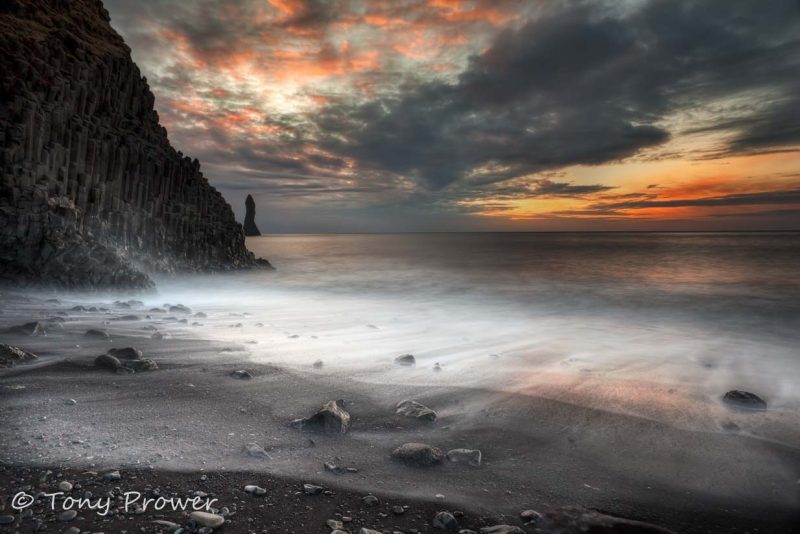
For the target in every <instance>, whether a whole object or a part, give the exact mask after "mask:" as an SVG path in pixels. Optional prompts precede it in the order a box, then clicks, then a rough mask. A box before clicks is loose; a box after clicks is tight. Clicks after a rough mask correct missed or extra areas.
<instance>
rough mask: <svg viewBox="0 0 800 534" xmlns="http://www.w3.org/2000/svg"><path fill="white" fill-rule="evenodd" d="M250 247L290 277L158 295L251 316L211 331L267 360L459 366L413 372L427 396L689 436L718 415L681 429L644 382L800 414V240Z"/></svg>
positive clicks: (267, 242)
mask: <svg viewBox="0 0 800 534" xmlns="http://www.w3.org/2000/svg"><path fill="white" fill-rule="evenodd" d="M247 245H248V247H249V248H250V249H251V250H252V251H254V252H255V253H256V255H258V256H262V257H265V258H268V259H269V260H270V261H271V262H272V264H273V265H274V266H275V267H276V270H275V271H274V272H262V271H258V272H250V273H245V274H236V275H213V276H209V277H182V278H179V279H169V280H166V279H165V280H160V281H159V288H160V292H161V294H162V295H163V296H164V298H167V299H168V300H169V301H170V302H172V301H180V302H182V303H185V304H188V305H191V306H193V307H197V308H202V309H211V310H214V309H219V310H229V309H237V310H239V311H240V312H241V313H242V314H247V315H243V317H245V318H246V319H247V320H243V321H239V320H237V319H235V318H233V317H232V318H231V319H230V320H225V321H221V322H219V321H217V322H215V323H211V322H209V324H207V325H206V330H205V332H204V335H208V334H209V333H212V334H213V335H215V336H217V337H221V338H222V339H229V340H231V341H237V340H238V341H242V340H248V341H250V342H251V343H252V344H253V347H252V348H251V352H252V357H253V358H254V359H256V360H259V361H270V362H278V363H280V364H282V365H290V366H292V365H293V366H297V367H298V368H307V367H310V366H311V364H312V363H313V362H314V361H316V360H318V359H320V360H324V361H325V365H326V369H334V370H335V369H341V370H347V372H348V373H350V375H351V376H353V377H356V378H357V379H361V380H365V381H374V382H375V383H382V382H385V381H390V380H396V377H395V376H394V375H391V377H390V375H383V374H382V373H381V372H380V369H381V368H382V366H383V367H386V366H389V365H390V364H391V361H392V359H393V358H394V357H395V356H398V355H401V354H405V353H411V354H414V355H415V357H416V358H417V362H418V363H417V365H418V367H423V368H431V369H432V368H433V366H434V365H435V364H436V363H438V364H439V365H440V367H441V368H442V369H443V371H444V372H442V373H434V372H431V374H430V377H429V378H426V377H423V378H420V377H419V376H418V375H415V377H414V380H415V381H416V382H420V381H421V383H422V384H425V383H427V381H428V380H429V381H430V384H431V385H432V386H436V385H437V384H442V383H443V382H446V383H448V384H450V385H452V384H453V383H458V384H461V385H464V386H467V385H469V386H472V387H482V388H490V389H510V390H520V389H525V390H526V391H533V392H538V393H539V394H542V395H550V396H556V397H557V398H559V399H560V400H567V401H569V402H575V403H582V404H587V405H592V406H593V407H603V406H602V405H603V403H606V404H607V406H605V407H612V408H613V409H615V410H618V411H624V412H627V413H631V414H634V415H641V416H646V417H651V418H664V419H669V421H670V423H671V424H676V425H678V426H686V427H695V426H697V425H707V424H708V420H707V417H706V415H707V414H708V413H710V412H709V411H708V409H701V410H698V412H697V417H693V416H692V414H691V413H690V412H691V411H692V410H691V409H688V411H687V410H685V409H684V408H681V410H683V411H686V412H687V413H685V414H679V415H678V416H677V417H678V420H675V417H676V410H674V409H673V410H669V411H668V412H663V413H662V411H661V410H659V409H656V408H654V407H653V406H649V405H648V404H649V403H650V402H651V400H652V399H650V400H649V397H648V396H647V395H644V396H643V395H642V393H641V387H642V386H641V384H643V383H647V384H652V385H653V388H652V391H654V392H655V391H657V390H658V391H660V390H661V388H666V390H668V391H672V392H675V393H676V394H677V395H682V398H683V399H684V400H683V401H682V402H681V403H678V405H680V406H684V407H687V406H692V405H698V406H701V405H705V406H706V407H708V406H709V405H713V406H714V408H715V409H717V408H719V406H718V405H719V399H720V396H721V395H722V394H724V392H725V391H727V390H728V389H748V390H751V391H754V392H756V393H758V394H760V395H762V396H763V397H765V398H767V399H768V402H769V403H770V406H771V407H773V408H776V409H786V410H794V409H795V408H797V407H798V406H799V405H800V388H798V387H797V384H798V383H800V280H798V274H800V269H799V268H800V233H448V234H359V235H274V236H264V237H258V238H249V239H248V241H247ZM262 324H263V326H259V325H262ZM256 344H258V345H256ZM576 384H579V385H580V387H576ZM587 384H590V385H591V387H590V386H587ZM631 384H636V386H635V387H633V386H630V385H631ZM629 386H630V387H629ZM609 390H611V391H613V392H616V393H614V394H613V395H612V397H614V400H613V402H610V401H609V395H610V393H609ZM620 392H621V393H620ZM654 395H655V393H654ZM617 397H619V398H617ZM660 398H661V397H658V398H657V399H655V400H652V402H653V403H658V402H660V401H658V399H660ZM670 404H671V405H673V406H674V405H675V403H674V402H671V403H670ZM598 405H600V406H598ZM681 410H677V411H678V412H680V411H681ZM719 413H720V414H724V412H719ZM682 417H685V418H686V419H685V420H681V419H680V418H682ZM776 439H781V438H776Z"/></svg>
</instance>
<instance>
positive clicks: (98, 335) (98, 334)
mask: <svg viewBox="0 0 800 534" xmlns="http://www.w3.org/2000/svg"><path fill="white" fill-rule="evenodd" d="M83 337H86V338H89V339H101V340H104V341H108V340H110V339H111V338H110V337H109V335H108V332H106V331H105V330H99V329H97V328H91V329H89V330H87V331H86V333H85V334H83Z"/></svg>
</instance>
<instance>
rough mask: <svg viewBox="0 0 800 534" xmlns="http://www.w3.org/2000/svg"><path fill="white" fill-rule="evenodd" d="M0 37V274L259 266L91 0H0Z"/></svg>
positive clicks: (92, 282) (118, 276) (102, 282)
mask: <svg viewBox="0 0 800 534" xmlns="http://www.w3.org/2000/svg"><path fill="white" fill-rule="evenodd" d="M0 50H2V53H0V177H2V181H0V279H4V280H6V281H9V280H13V281H15V282H16V281H25V282H30V283H45V284H52V285H60V286H68V287H80V286H84V287H97V286H114V287H136V288H142V287H149V286H151V285H152V281H151V280H150V278H149V276H148V275H147V274H145V273H147V272H178V271H198V270H229V269H239V268H249V267H254V266H259V265H260V266H264V267H267V266H268V265H269V264H268V263H267V262H266V260H256V259H255V257H254V256H253V254H252V253H251V252H249V251H248V250H247V249H246V248H245V245H244V233H243V232H242V227H241V226H240V225H239V224H238V223H237V222H236V220H235V219H234V215H233V212H232V210H231V209H230V206H229V205H228V204H227V203H226V202H225V200H224V199H223V198H222V195H220V193H219V192H218V191H217V190H216V189H214V188H213V187H211V186H210V185H209V183H208V181H207V180H206V179H205V178H204V177H203V175H202V173H201V172H200V163H199V162H198V161H197V160H196V159H195V160H192V159H191V158H188V157H185V156H183V154H181V153H180V152H177V151H176V150H175V149H174V148H172V146H171V145H170V143H169V140H168V139H167V132H166V130H165V129H164V128H163V127H162V126H161V125H160V124H159V121H158V114H157V113H156V111H155V110H154V108H153V105H154V97H153V94H152V93H151V92H150V89H149V87H148V85H147V80H146V79H145V78H143V77H142V76H141V74H140V72H139V69H138V67H137V66H136V65H135V64H134V63H133V61H132V60H131V57H130V49H129V48H128V47H127V46H126V45H125V43H124V42H123V40H122V38H121V37H120V36H119V35H118V34H117V33H116V32H115V31H114V29H113V28H112V27H111V25H110V24H109V15H108V12H107V11H106V10H105V9H104V8H103V5H102V3H101V2H100V0H71V1H67V0H5V1H3V2H1V3H0Z"/></svg>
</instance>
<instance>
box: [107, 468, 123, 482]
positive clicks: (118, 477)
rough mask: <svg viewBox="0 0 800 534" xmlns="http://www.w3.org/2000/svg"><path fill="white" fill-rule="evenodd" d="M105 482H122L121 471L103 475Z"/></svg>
mask: <svg viewBox="0 0 800 534" xmlns="http://www.w3.org/2000/svg"><path fill="white" fill-rule="evenodd" d="M103 480H111V481H113V480H122V475H121V474H120V472H119V471H116V470H114V471H109V472H107V473H104V474H103Z"/></svg>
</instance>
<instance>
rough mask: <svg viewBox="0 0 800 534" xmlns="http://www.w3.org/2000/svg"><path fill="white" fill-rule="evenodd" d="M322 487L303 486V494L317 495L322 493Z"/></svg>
mask: <svg viewBox="0 0 800 534" xmlns="http://www.w3.org/2000/svg"><path fill="white" fill-rule="evenodd" d="M322 490H323V488H322V486H315V485H314V484H303V493H305V494H306V495H319V494H320V493H322Z"/></svg>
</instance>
